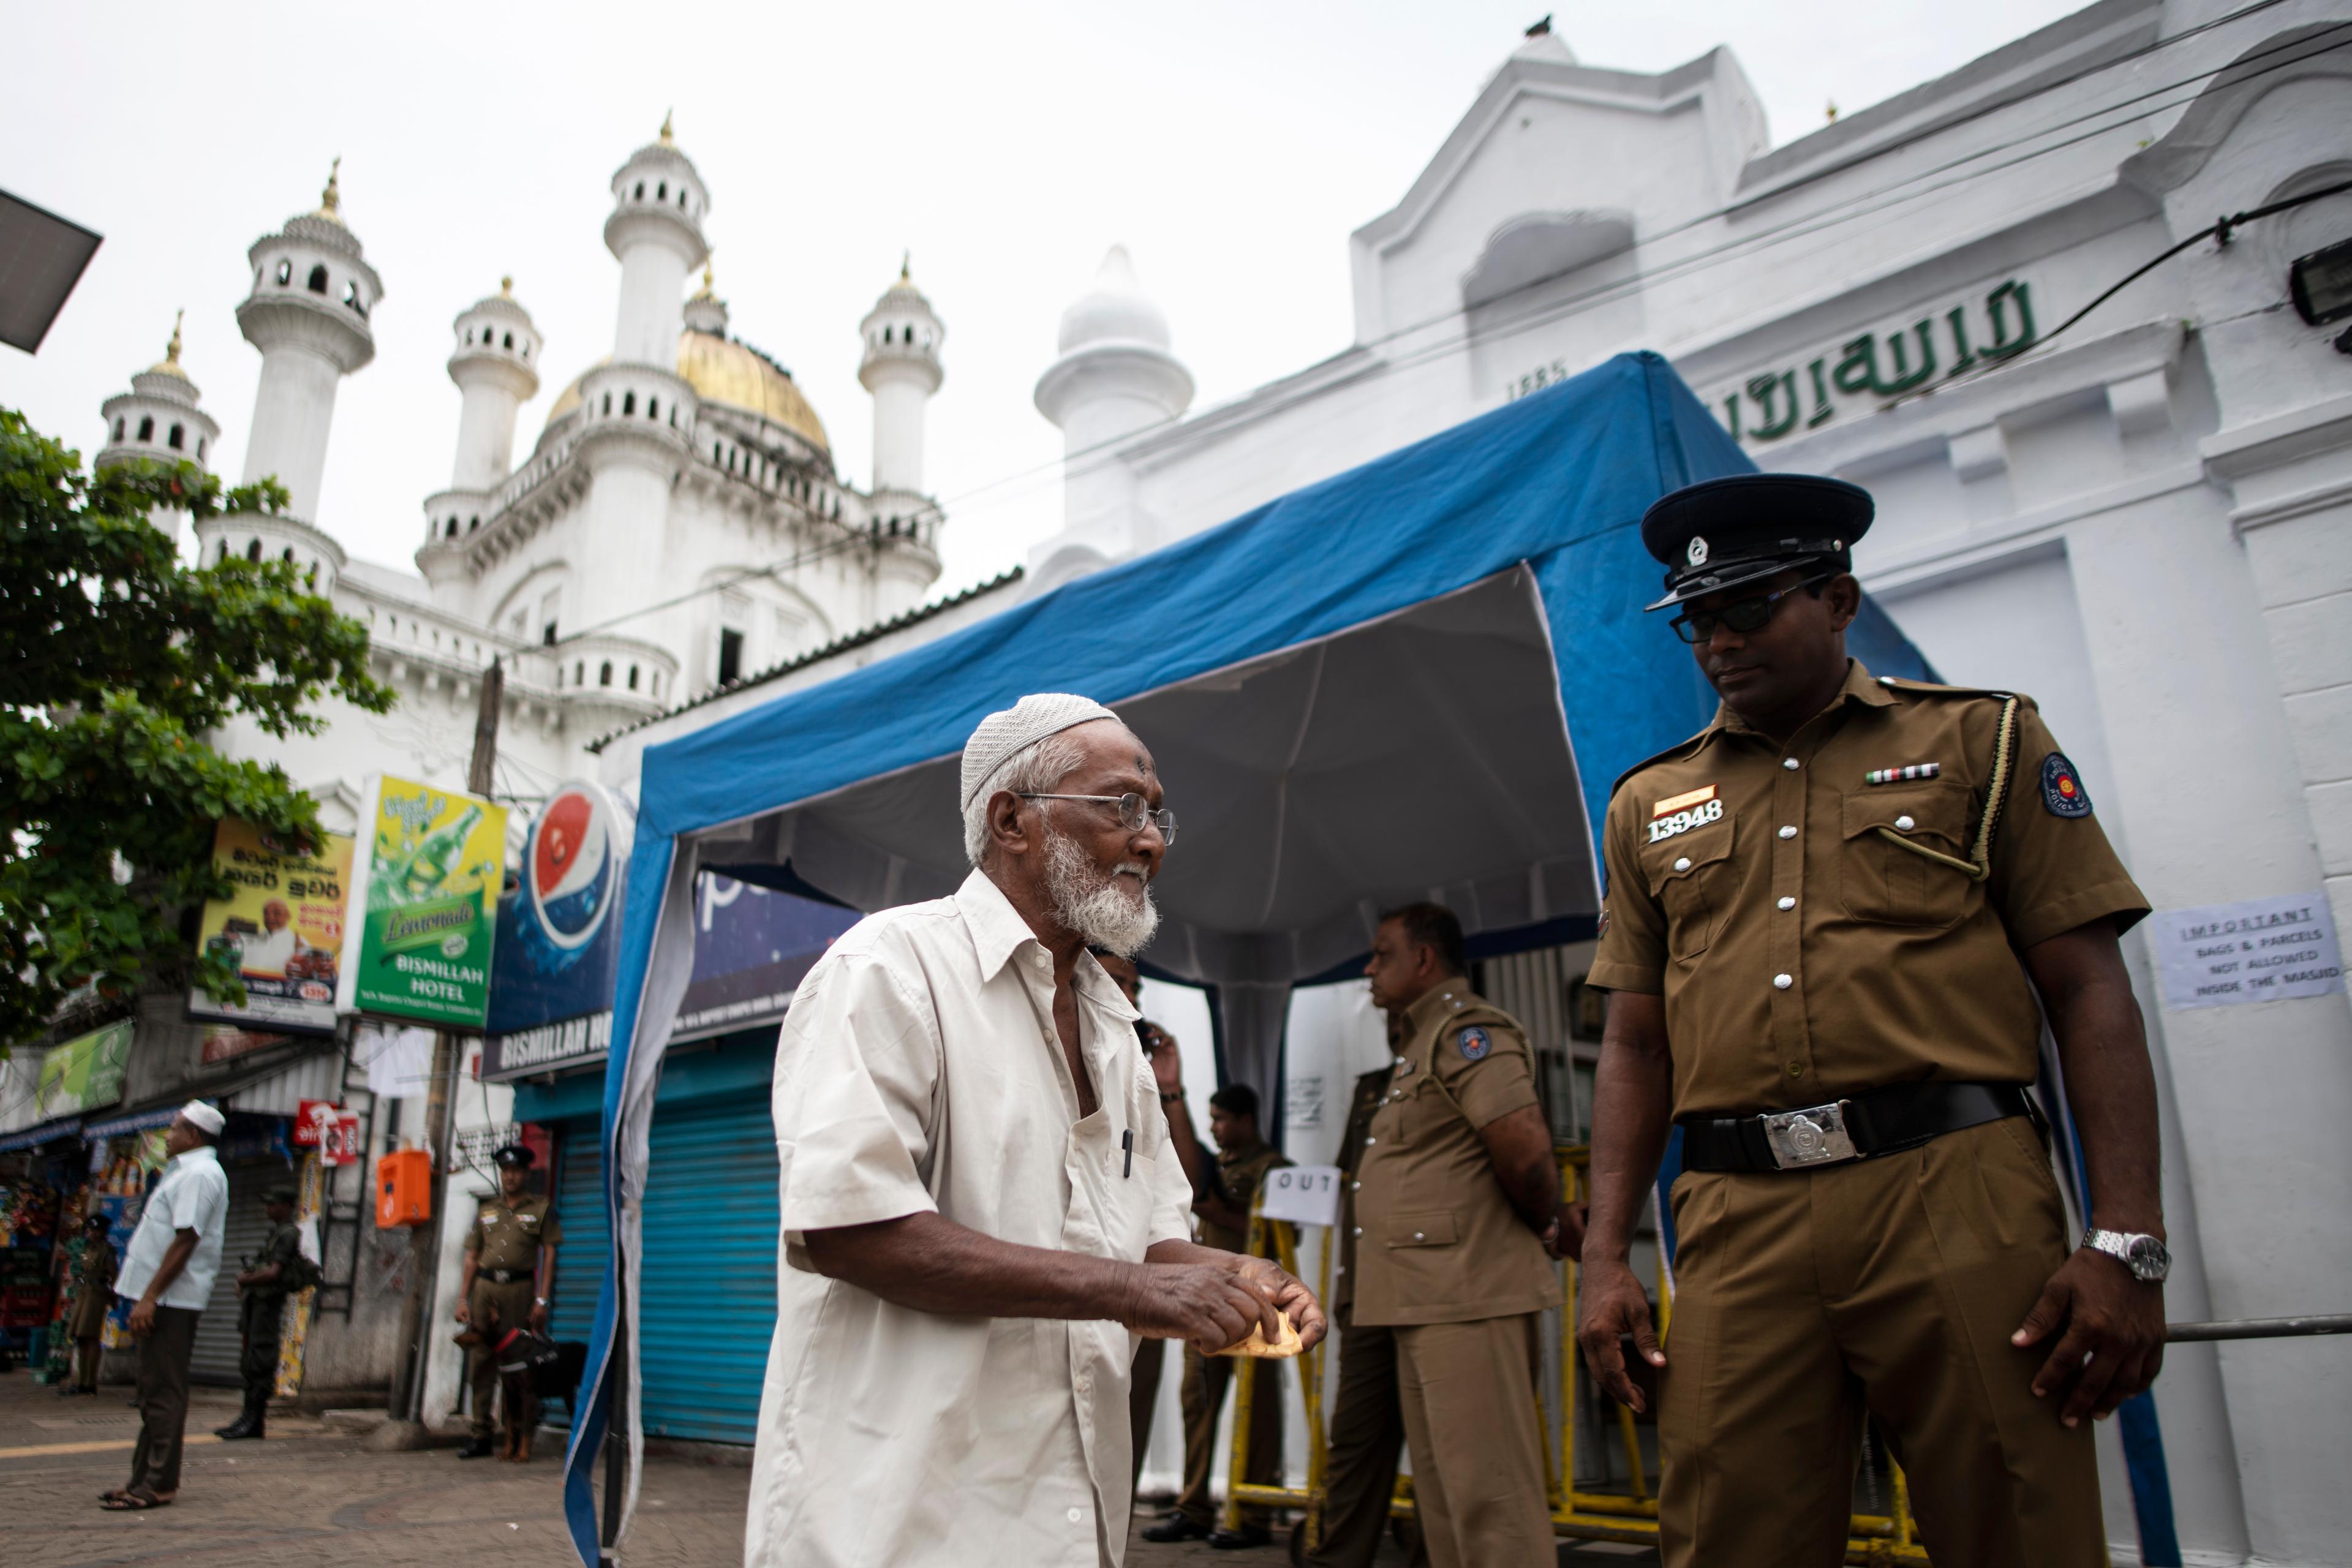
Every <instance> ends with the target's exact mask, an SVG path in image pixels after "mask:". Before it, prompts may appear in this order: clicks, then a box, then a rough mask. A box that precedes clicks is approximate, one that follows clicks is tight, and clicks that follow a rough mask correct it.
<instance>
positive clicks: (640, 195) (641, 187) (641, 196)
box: [635, 180, 646, 201]
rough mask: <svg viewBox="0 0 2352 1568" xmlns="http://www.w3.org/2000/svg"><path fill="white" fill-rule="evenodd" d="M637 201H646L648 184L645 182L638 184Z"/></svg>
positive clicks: (640, 181) (641, 181)
mask: <svg viewBox="0 0 2352 1568" xmlns="http://www.w3.org/2000/svg"><path fill="white" fill-rule="evenodd" d="M645 199H646V183H645V182H644V181H643V180H639V181H638V182H637V191H636V196H635V200H637V201H644V200H645Z"/></svg>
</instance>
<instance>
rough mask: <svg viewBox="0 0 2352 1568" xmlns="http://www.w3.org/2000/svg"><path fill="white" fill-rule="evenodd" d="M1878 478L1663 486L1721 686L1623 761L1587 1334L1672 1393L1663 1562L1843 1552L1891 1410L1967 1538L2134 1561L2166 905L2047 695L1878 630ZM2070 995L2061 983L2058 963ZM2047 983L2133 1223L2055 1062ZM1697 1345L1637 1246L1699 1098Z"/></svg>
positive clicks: (2156, 1317) (1607, 943)
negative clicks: (2060, 1162)
mask: <svg viewBox="0 0 2352 1568" xmlns="http://www.w3.org/2000/svg"><path fill="white" fill-rule="evenodd" d="M1871 512H1872V506H1871V501H1870V498H1869V496H1868V495H1867V493H1865V492H1864V491H1862V490H1860V489H1855V488H1854V487H1853V486H1852V485H1847V484H1843V483H1840V482H1838V481H1836V480H1832V479H1811V478H1806V477H1803V476H1798V475H1748V476H1742V477H1739V478H1736V479H1717V480H1712V481H1709V482H1707V483H1706V484H1702V485H1696V486H1692V487H1690V488H1688V489H1684V490H1680V491H1677V492H1675V494H1673V495H1671V496H1668V497H1666V498H1665V499H1664V500H1661V501H1660V502H1659V503H1658V504H1657V505H1656V506H1654V507H1653V508H1652V509H1651V510H1650V512H1649V514H1648V515H1647V516H1646V517H1645V518H1644V519H1643V524H1642V530H1643V542H1644V543H1645V544H1646V545H1647V546H1648V547H1649V549H1650V551H1651V552H1652V553H1653V554H1654V555H1656V556H1657V557H1658V558H1659V559H1660V560H1661V561H1663V562H1664V563H1667V564H1668V566H1669V567H1670V568H1671V570H1670V571H1669V573H1668V574H1667V577H1666V586H1667V589H1668V593H1667V595H1666V597H1665V598H1664V599H1662V600H1661V601H1659V603H1658V604H1657V605H1652V606H1651V608H1653V609H1657V608H1662V607H1664V606H1665V605H1680V606H1681V608H1682V613H1681V614H1680V615H1678V616H1676V618H1675V629H1676V631H1677V632H1678V633H1679V635H1680V636H1681V637H1683V639H1684V640H1685V642H1687V643H1689V644H1690V645H1691V646H1692V649H1693V652H1694V654H1695V655H1696V658H1697V661H1698V665H1699V668H1700V670H1701V672H1702V673H1703V674H1704V675H1705V676H1706V679H1708V681H1709V682H1710V683H1711V684H1712V685H1713V686H1714V688H1715V689H1716V692H1717V695H1718V696H1719V697H1720V698H1721V699H1722V706H1721V709H1720V710H1718V712H1717V716H1716V719H1715V721H1714V722H1713V723H1711V724H1709V725H1708V726H1707V727H1706V729H1705V730H1704V731H1701V732H1700V733H1698V734H1697V735H1696V736H1694V737H1692V738H1691V739H1690V740H1689V741H1686V742H1684V743H1683V744H1681V745H1679V746H1676V747H1675V748H1673V749H1672V750H1671V751H1668V752H1664V753H1663V754H1661V755H1659V756H1657V757H1654V758H1653V759H1651V760H1650V761H1648V762H1646V763H1642V764H1641V765H1639V766H1638V767H1636V768H1634V769H1633V771H1632V772H1630V773H1627V774H1626V775H1625V776H1624V777H1623V778H1622V779H1621V780H1620V781H1619V783H1618V785H1617V788H1616V791H1615V794H1614V795H1613V797H1612V800H1611V803H1610V806H1609V816H1608V820H1607V823H1606V826H1605V827H1604V828H1603V832H1602V839H1603V852H1604V857H1605V860H1606V864H1607V883H1606V893H1605V899H1604V903H1603V917H1602V918H1603V934H1602V936H1601V947H1600V952H1599V953H1598V955H1597V958H1596V962H1595V963H1594V964H1593V967H1592V973H1591V983H1592V984H1595V985H1599V986H1602V987H1605V988H1607V989H1609V990H1610V991H1611V992H1612V997H1611V1001H1610V1009H1609V1021H1608V1026H1607V1030H1606V1032H1605V1034H1604V1037H1603V1041H1602V1046H1601V1067H1600V1071H1599V1079H1598V1083H1597V1085H1596V1090H1595V1095H1594V1107H1593V1151H1592V1176H1593V1199H1592V1215H1591V1234H1590V1236H1589V1237H1588V1239H1587V1242H1586V1247H1585V1255H1584V1281H1583V1295H1584V1301H1583V1311H1582V1315H1581V1321H1580V1325H1579V1334H1580V1339H1581V1341H1582V1343H1583V1347H1584V1353H1585V1356H1586V1359H1587V1360H1588V1362H1589V1363H1591V1366H1592V1369H1593V1372H1594V1375H1595V1376H1596V1377H1597V1378H1598V1379H1599V1380H1600V1381H1601V1383H1602V1384H1604V1385H1605V1386H1607V1387H1608V1388H1610V1389H1611V1391H1612V1393H1614V1394H1616V1395H1617V1397H1618V1398H1620V1399H1622V1400H1624V1401H1625V1402H1626V1403H1628V1404H1630V1405H1633V1406H1634V1407H1635V1408H1636V1409H1638V1408H1640V1407H1641V1395H1640V1394H1639V1393H1638V1392H1637V1391H1636V1390H1635V1389H1634V1388H1633V1386H1632V1385H1631V1384H1630V1382H1629V1380H1628V1379H1627V1377H1626V1375H1625V1372H1624V1364H1623V1360H1622V1355H1621V1353H1620V1349H1619V1345H1620V1336H1621V1335H1627V1334H1630V1335H1631V1336H1632V1337H1633V1341H1634V1343H1635V1346H1636V1353H1639V1354H1642V1355H1644V1356H1646V1357H1648V1358H1649V1359H1650V1360H1651V1361H1652V1363H1653V1364H1654V1365H1655V1366H1656V1367H1657V1368H1658V1369H1659V1371H1658V1386H1659V1395H1658V1397H1659V1405H1660V1408H1659V1426H1658V1430H1659V1440H1660V1449H1661V1455H1662V1458H1663V1463H1664V1481H1663V1486H1662V1489H1661V1506H1660V1513H1659V1524H1660V1537H1661V1545H1662V1549H1663V1553H1664V1561H1665V1562H1666V1563H1668V1564H1670V1565H1678V1568H1693V1565H1695V1564H1699V1563H1707V1564H1714V1563H1740V1564H1743V1565H1749V1564H1753V1565H1757V1568H1772V1565H1778V1564H1788V1565H1790V1568H1796V1565H1800V1564H1802V1565H1808V1568H1811V1565H1817V1564H1818V1565H1823V1568H1825V1565H1827V1564H1830V1563H1839V1562H1842V1561H1843V1559H1844V1553H1845V1542H1846V1532H1847V1514H1848V1511H1849V1510H1850V1507H1851V1498H1852V1490H1853V1474H1854V1465H1855V1454H1856V1446H1857V1441H1858V1438H1859V1436H1860V1432H1861V1427H1862V1423H1863V1421H1864V1415H1865V1412H1867V1414H1868V1415H1870V1416H1872V1417H1874V1418H1875V1419H1876V1420H1877V1422H1878V1423H1879V1425H1880V1426H1881V1427H1882V1429H1883V1430H1884V1431H1885V1434H1886V1436H1887V1441H1888V1445H1889V1447H1891V1448H1892V1449H1893V1450H1894V1452H1895V1456H1896V1457H1897V1458H1899V1459H1900V1460H1901V1461H1902V1462H1903V1464H1904V1466H1905V1468H1906V1471H1907V1473H1908V1476H1909V1479H1910V1487H1911V1502H1912V1507H1913V1509H1914V1510H1915V1512H1916V1516H1917V1519H1918V1523H1919V1528H1920V1532H1921V1535H1922V1536H1923V1538H1924V1540H1925V1542H1926V1544H1927V1549H1928V1551H1929V1552H1931V1553H1932V1554H1933V1555H1934V1556H1935V1558H1936V1561H1937V1562H1938V1563H1954V1564H1963V1563H1965V1564H1968V1565H1969V1568H2071V1565H2074V1564H2084V1565H2089V1564H2101V1563H2105V1562H2106V1560H2107V1559H2106V1546H2105V1540H2104V1539H2103V1537H2104V1533H2105V1532H2104V1531H2103V1530H2102V1528H2101V1522H2100V1511H2099V1489H2098V1473H2097V1469H2096V1467H2095V1459H2094V1454H2093V1447H2092V1441H2091V1432H2090V1427H2089V1426H2087V1425H2085V1424H2084V1417H2086V1416H2095V1415H2098V1416H2103V1415H2106V1414H2107V1413H2108V1412H2110V1411H2111V1410H2113V1409H2114V1408H2115V1406H2116V1405H2117V1404H2119V1403H2121V1402H2122V1401H2123V1400H2124V1399H2125V1398H2126V1397H2128V1396H2129V1395H2131V1394H2136V1393H2137V1392H2138V1391H2139V1390H2141V1389H2143V1388H2145V1387H2147V1384H2148V1383H2149V1382H2150V1381H2151V1380H2152V1379H2153V1378H2154V1377H2155V1375H2156V1373H2157V1369H2158V1364H2159V1363H2160V1361H2161V1357H2162V1350H2163V1334H2164V1307H2163V1294H2162V1288H2161V1283H2160V1282H2161V1280H2162V1279H2163V1277H2164V1273H2165V1269H2166V1268H2167V1266H2168V1261H2169V1260H2168V1255H2167V1254H2166V1252H2165V1250H2164V1245H2163V1241H2162V1236H2163V1229H2164V1226H2163V1220H2162V1216H2161V1214H2160V1210H2159V1206H2158V1173H2157V1132H2156V1095H2155V1086H2154V1079H2153V1076H2152V1074H2151V1072H2150V1069H2149V1066H2148V1059H2147V1045H2146V1042H2145V1039H2144V1037H2143V1034H2142V1029H2141V1022H2140V1016H2139V1012H2138V1009H2137V1005H2135V1003H2134V1001H2133V999H2132V994H2131V988H2130V985H2129V983H2128V981H2127V979H2126V972H2125V969H2124V964H2123V960H2122V957H2121V955H2120V952H2119V950H2118V948H2117V944H2116V937H2117V934H2118V933H2119V932H2120V931H2123V930H2125V929H2126V928H2127V927H2129V926H2130V925H2131V924H2132V922H2133V921H2137V920H2138V919H2139V918H2140V917H2141V916H2142V915H2143V914H2145V913H2146V912H2147V901H2146V900H2144V899H2143V898H2142V897H2141V895H2140V892H2139V889H2137V888H2136V887H2134V886H2133V884H2132V881H2131V879H2130V878H2129V877H2128V876H2127V875H2126V873H2125V871H2124V868H2123V867H2122V865H2121V864H2120V863H2119V862H2118V861H2117V860H2116V855H2115V852H2114V850H2113V849H2112V848H2110V847H2109V846H2108V844H2107V840H2106V837H2105V834H2104V833H2103V832H2102V831H2101V830H2100V827H2099V825H2098V823H2097V821H2096V820H2095V817H2094V816H2093V815H2092V805H2091V799H2090V796H2089V795H2088V794H2087V793H2086V791H2085V787H2084V784H2083V781H2082V779H2081V778H2080V776H2079V775H2078V774H2077V773H2075V771H2074V765H2073V764H2072V763H2069V762H2068V761H2067V760H2066V757H2065V755H2064V753H2063V752H2061V751H2060V750H2059V749H2058V744H2057V742H2055V741H2054V740H2053V738H2052V737H2051V734H2050V731H2049V730H2048V729H2047V728H2046V727H2045V726H2044V725H2043V723H2042V719H2041V717H2040V715H2039V714H2038V713H2037V712H2036V711H2035V710H2034V707H2033V704H2032V701H2031V700H2027V699H2024V698H2021V697H2016V696H2013V695H2011V694H2008V693H2002V692H1993V691H1976V690H1967V689H1957V688H1950V687H1938V686H1929V685H1926V684H1922V683H1916V682H1912V681H1903V680H1893V679H1886V680H1880V679H1874V678H1873V677H1872V676H1871V675H1870V673H1869V672H1868V671H1867V670H1866V669H1864V668H1863V667H1862V666H1861V665H1860V664H1858V663H1856V662H1854V661H1853V660H1851V659H1849V658H1847V657H1846V654H1845V641H1844V633H1845V628H1846V626H1848V625H1849V624H1851V623H1852V621H1853V618H1854V616H1855V615H1856V614H1857V613H1858V611H1859V609H1860V605H1861V590H1860V588H1859V587H1858V586H1857V585H1856V584H1855V582H1854V580H1853V577H1852V576H1851V575H1850V574H1849V567H1850V556H1849V553H1848V552H1849V551H1850V549H1851V547H1852V545H1853V541H1854V540H1856V539H1858V538H1860V537H1861V535H1862V533H1863V531H1864V529H1866V528H1867V527H1868V526H1869V523H1870V519H1871ZM2037 993H2038V994H2039V996H2040V1000H2041V1007H2040V1009H2039V1010H2037V1008H2036V1005H2035V996H2036V994H2037ZM2045 1016H2046V1018H2047V1020H2048V1023H2049V1026H2050V1029H2051V1031H2052V1034H2053V1037H2054V1038H2055V1040H2056V1042H2057V1047H2058V1052H2059V1055H2060V1058H2061V1059H2062V1064H2063V1069H2064V1077H2065V1080H2066V1085H2067V1089H2068V1093H2069V1097H2070V1101H2071V1104H2072V1108H2073V1110H2074V1118H2075V1123H2076V1127H2077V1130H2078V1131H2079V1133H2080V1135H2081V1138H2082V1142H2083V1147H2084V1152H2085V1154H2086V1156H2087V1163H2088V1172H2087V1176H2088V1184H2089V1187H2090V1189H2091V1194H2092V1201H2093V1204H2094V1206H2095V1216H2094V1218H2093V1220H2092V1225H2093V1226H2094V1227H2095V1228H2094V1229H2093V1230H2092V1231H2091V1232H2090V1233H2089V1234H2088V1235H2087V1236H2086V1237H2085V1238H2084V1246H2083V1247H2082V1248H2081V1249H2079V1250H2074V1251H2073V1252H2072V1253H2071V1254H2070V1252H2069V1249H2068V1247H2067V1243H2066V1237H2065V1217H2064V1213H2063V1208H2062V1206H2061V1205H2060V1200H2059V1194H2058V1189H2057V1186H2056V1184H2055V1183H2054V1182H2053V1178H2052V1175H2051V1169H2050V1163H2049V1160H2048V1158H2047V1156H2046V1154H2045V1152H2044V1151H2043V1147H2042V1142H2041V1140H2040V1139H2039V1138H2038V1137H2037V1135H2036V1131H2035V1129H2036V1122H2035V1121H2034V1120H2032V1112H2030V1111H2029V1107H2028V1101H2027V1098H2026V1094H2025V1088H2024V1086H2025V1085H2026V1084H2028V1083H2030V1082H2031V1081H2032V1080H2033V1079H2034V1078H2035V1077H2036V1070H2037V1042H2038V1039H2039V1035H2040V1029H2041V1026H2042V1019H2043V1018H2044V1017H2045ZM1670 1118H1671V1119H1672V1120H1673V1121H1678V1122H1679V1123H1680V1124H1681V1126H1682V1127H1683V1129H1684V1145H1683V1147H1684V1156H1683V1163H1684V1166H1685V1174H1684V1175H1683V1176H1682V1177H1681V1178H1679V1179H1678V1180H1677V1181H1676V1183H1675V1188H1674V1193H1673V1202H1674V1212H1675V1227H1676V1230H1677V1233H1678V1236H1679V1238H1680V1250H1679V1253H1678V1255H1677V1258H1676V1268H1675V1283H1676V1287H1677V1294H1676V1296H1675V1303H1674V1312H1673V1319H1672V1323H1671V1328H1670V1332H1669V1339H1668V1343H1667V1344H1666V1345H1665V1346H1664V1348H1663V1350H1662V1349H1661V1348H1660V1347H1659V1345H1658V1344H1657V1342H1656V1341H1655V1339H1654V1335H1653V1334H1652V1332H1651V1323H1650V1307H1649V1304H1648V1302H1647V1300H1645V1298H1644V1297H1643V1291H1642V1288H1641V1285H1640V1283H1639V1282H1638V1281H1637V1280H1636V1279H1634V1277H1633V1273H1632V1272H1631V1270H1630V1269H1629V1268H1627V1265H1626V1247H1627V1242H1628V1238H1629V1237H1630V1234H1631V1232H1632V1229H1633V1224H1634V1221H1635V1218H1636V1216H1637V1215H1638V1214H1639V1213H1640V1211H1641V1209H1642V1207H1643V1203H1644V1200H1645V1196H1646V1194H1645V1193H1644V1188H1645V1187H1646V1186H1647V1185H1648V1184H1649V1183H1650V1181H1651V1179H1652V1177H1653V1175H1654V1173H1655V1172H1656V1170H1657V1168H1658V1161H1659V1158H1660V1153H1661V1151H1662V1148H1663V1146H1664V1141H1665V1137H1666V1133H1667V1131H1668V1124H1669V1119H1670Z"/></svg>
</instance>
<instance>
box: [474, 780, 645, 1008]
mask: <svg viewBox="0 0 2352 1568" xmlns="http://www.w3.org/2000/svg"><path fill="white" fill-rule="evenodd" d="M632 826H633V818H632V817H631V815H630V813H629V810H628V808H627V806H626V805H624V804H622V802H621V801H619V800H618V799H617V798H615V797H614V795H613V794H612V792H610V791H609V790H606V789H605V788H604V786H603V785H601V784H592V783H589V782H587V781H586V780H582V779H575V780H572V782H570V783H568V784H559V785H557V786H556V788H555V790H554V792H553V793H552V794H551V795H549V796H548V797H547V801H546V804H545V805H542V806H541V808H540V812H539V816H537V817H536V818H534V819H533V820H532V822H531V825H530V833H529V834H528V835H526V836H525V837H524V839H523V847H522V875H521V877H520V879H518V881H517V883H516V885H515V888H514V889H513V890H512V891H511V892H508V893H503V894H501V895H499V921H498V925H499V936H498V952H497V956H496V959H495V960H494V962H493V963H491V966H490V1009H489V1021H488V1031H489V1033H491V1034H493V1035H512V1034H519V1033H520V1032H522V1031H524V1030H528V1029H537V1028H540V1027H541V1026H545V1025H549V1024H560V1023H562V1022H563V1021H565V1020H566V1019H570V1018H580V1017H584V1016H587V1015H589V1014H591V1013H598V1012H608V1011H610V1010H611V1008H612V1005H613V984H614V976H615V975H616V974H617V973H618V971H619V966H620V957H621V918H620V902H621V884H622V879H623V878H624V876H625V873H626V872H627V869H628V864H629V839H630V829H631V827H632Z"/></svg>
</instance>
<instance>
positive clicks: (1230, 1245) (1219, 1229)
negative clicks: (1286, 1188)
mask: <svg viewBox="0 0 2352 1568" xmlns="http://www.w3.org/2000/svg"><path fill="white" fill-rule="evenodd" d="M1289 1163H1290V1162H1289V1161H1288V1160H1287V1159H1286V1158H1285V1157H1284V1156H1283V1153H1282V1151H1280V1150H1279V1149H1276V1147H1275V1146H1274V1145H1273V1144H1271V1143H1267V1142H1256V1143H1252V1144H1250V1145H1249V1146H1248V1147H1247V1148H1243V1149H1220V1150H1218V1151H1217V1179H1218V1181H1220V1182H1222V1183H1223V1184H1224V1189H1225V1201H1226V1202H1227V1203H1229V1204H1231V1205H1234V1207H1235V1208H1236V1209H1239V1210H1240V1211H1241V1212H1242V1213H1244V1214H1247V1213H1249V1211H1250V1205H1252V1204H1253V1203H1255V1202H1256V1201H1257V1189H1258V1186H1259V1184H1261V1183H1263V1182H1264V1181H1265V1173H1267V1172H1268V1171H1271V1170H1273V1169H1275V1168H1276V1166H1280V1165H1287V1164H1289ZM1201 1245H1202V1246H1203V1247H1219V1248H1222V1249H1223V1250H1224V1251H1226V1252H1245V1251H1247V1250H1248V1249H1249V1232H1247V1231H1246V1230H1233V1229H1229V1228H1227V1227H1226V1226H1222V1225H1219V1224H1217V1223H1216V1221H1214V1220H1213V1219H1210V1218H1209V1217H1208V1216H1206V1215H1202V1219H1201Z"/></svg>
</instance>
